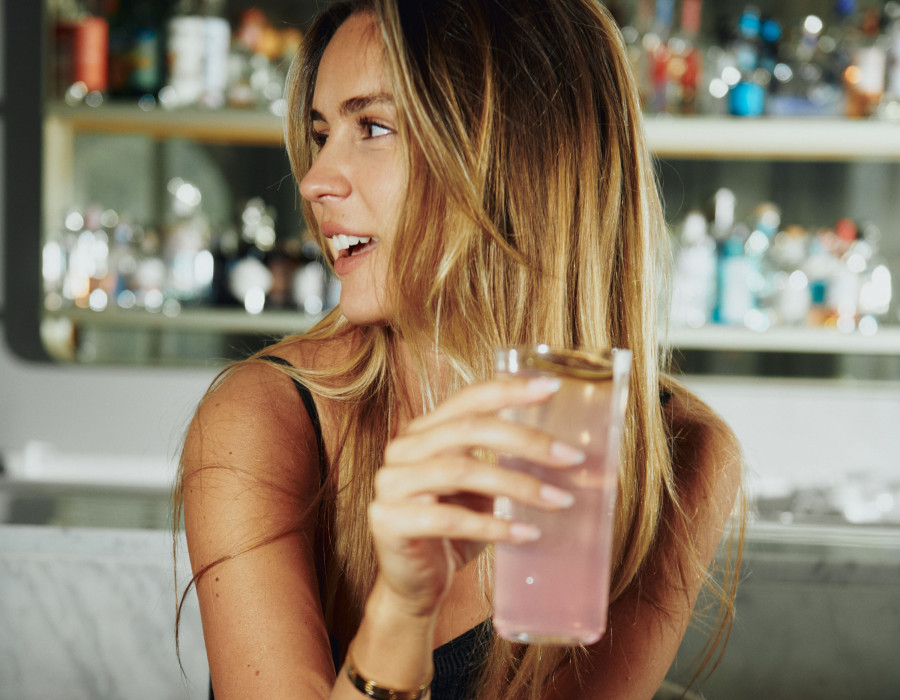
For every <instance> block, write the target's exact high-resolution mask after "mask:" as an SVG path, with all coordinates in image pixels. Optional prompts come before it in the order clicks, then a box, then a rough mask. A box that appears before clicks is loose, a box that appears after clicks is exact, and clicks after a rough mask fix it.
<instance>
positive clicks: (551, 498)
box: [540, 484, 575, 508]
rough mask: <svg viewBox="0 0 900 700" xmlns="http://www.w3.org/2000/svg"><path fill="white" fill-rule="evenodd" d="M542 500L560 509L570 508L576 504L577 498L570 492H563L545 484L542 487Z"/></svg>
mask: <svg viewBox="0 0 900 700" xmlns="http://www.w3.org/2000/svg"><path fill="white" fill-rule="evenodd" d="M540 494H541V500H542V501H544V502H546V503H549V504H550V505H554V506H559V507H560V508H568V507H569V506H571V505H572V504H573V503H575V496H573V495H572V494H571V493H569V492H568V491H563V490H562V489H558V488H556V487H555V486H550V485H549V484H544V485H542V486H541V491H540Z"/></svg>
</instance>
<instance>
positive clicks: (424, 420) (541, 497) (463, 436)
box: [369, 378, 584, 616]
mask: <svg viewBox="0 0 900 700" xmlns="http://www.w3.org/2000/svg"><path fill="white" fill-rule="evenodd" d="M558 388H559V382H558V381H556V380H553V379H549V378H536V379H530V380H529V379H522V378H514V379H509V378H504V379H500V380H494V381H490V382H485V383H482V384H477V385H473V386H470V387H467V388H465V389H462V390H461V391H459V392H457V393H456V394H454V395H453V396H452V397H450V398H449V399H448V400H447V401H445V402H444V403H442V404H441V405H440V406H438V407H437V408H436V409H435V410H434V411H433V412H431V413H429V414H427V415H425V416H421V417H419V418H417V419H415V420H413V421H412V422H411V423H410V424H409V426H408V427H407V428H406V429H405V430H404V431H403V432H402V433H401V434H400V435H398V436H397V437H396V438H395V439H394V440H392V441H391V442H390V444H389V445H388V447H387V450H386V452H385V463H384V466H383V467H382V469H381V470H380V471H379V472H378V475H377V477H376V480H375V499H374V500H373V501H372V503H371V504H370V506H369V524H370V527H371V530H372V534H373V537H374V540H375V548H376V552H377V555H378V562H379V579H380V583H381V584H382V588H383V589H385V592H389V593H390V594H391V597H392V598H393V599H394V600H399V601H401V603H402V604H403V605H404V606H405V607H406V609H405V610H404V612H406V613H408V614H412V615H417V616H422V615H424V616H428V615H433V614H435V613H436V611H437V609H438V606H439V604H440V602H441V600H442V598H443V596H444V595H445V594H446V592H447V591H448V590H449V587H450V583H451V581H452V577H453V574H454V573H455V572H456V571H457V570H458V569H459V568H460V567H461V566H463V564H465V563H466V562H467V561H469V560H470V559H472V558H474V557H475V556H476V555H477V554H478V552H479V551H481V549H482V548H483V547H484V545H485V544H486V543H487V542H498V541H500V542H512V543H522V542H529V541H533V540H535V539H537V538H538V537H540V532H538V531H537V529H536V528H535V527H534V526H532V525H529V524H527V523H519V522H511V521H509V520H504V519H501V518H496V517H494V515H493V512H492V511H493V509H492V504H493V498H494V497H496V496H506V497H508V498H511V499H514V500H516V501H520V502H522V503H525V504H527V505H531V506H535V507H538V508H543V509H547V510H553V509H558V508H564V507H567V506H569V505H571V503H572V496H571V494H568V493H566V492H564V491H561V490H559V489H557V488H555V487H553V486H550V485H548V484H543V483H542V482H541V481H539V480H538V479H536V478H534V477H532V476H529V475H526V474H521V473H518V472H514V471H511V470H508V469H503V468H502V467H499V466H497V465H496V464H491V463H489V462H487V461H485V460H484V459H482V458H479V457H478V456H477V455H476V454H475V451H476V450H487V451H490V452H495V453H504V454H507V455H510V456H513V457H522V458H527V459H529V460H532V461H534V462H539V463H541V464H544V465H547V466H550V467H568V466H572V465H575V464H578V463H580V462H581V461H583V460H584V455H583V454H582V453H581V452H580V451H579V450H577V449H575V448H572V447H570V446H568V445H564V444H561V443H559V442H556V441H554V439H553V437H552V436H551V435H549V434H548V433H546V432H544V431H541V430H539V429H536V428H530V427H526V426H522V425H517V424H515V423H512V422H510V421H507V420H503V419H501V418H499V417H497V415H496V414H497V412H498V411H500V410H501V409H504V408H508V407H512V406H521V405H526V404H531V403H538V402H541V401H546V400H547V399H548V398H549V397H550V396H551V395H552V394H553V393H554V392H555V391H556V390H557V389H558Z"/></svg>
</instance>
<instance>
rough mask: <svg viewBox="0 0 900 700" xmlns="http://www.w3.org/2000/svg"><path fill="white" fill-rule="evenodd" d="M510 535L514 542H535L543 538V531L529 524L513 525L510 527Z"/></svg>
mask: <svg viewBox="0 0 900 700" xmlns="http://www.w3.org/2000/svg"><path fill="white" fill-rule="evenodd" d="M509 534H510V535H511V536H512V539H513V542H534V541H535V540H536V539H539V538H540V536H541V531H540V530H539V529H538V528H537V527H536V526H534V525H529V524H528V523H513V524H512V525H510V526H509Z"/></svg>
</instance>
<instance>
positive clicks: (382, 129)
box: [362, 120, 394, 139]
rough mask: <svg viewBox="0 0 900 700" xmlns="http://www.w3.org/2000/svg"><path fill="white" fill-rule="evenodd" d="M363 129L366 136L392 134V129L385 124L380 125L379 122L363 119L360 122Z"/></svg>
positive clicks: (375, 136) (376, 136)
mask: <svg viewBox="0 0 900 700" xmlns="http://www.w3.org/2000/svg"><path fill="white" fill-rule="evenodd" d="M362 128H363V131H364V132H365V134H366V138H370V139H374V138H378V137H379V136H387V135H389V134H393V133H394V130H393V129H389V128H388V127H386V126H382V125H381V124H377V123H376V122H373V121H369V120H365V121H363V122H362Z"/></svg>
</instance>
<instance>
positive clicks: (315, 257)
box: [291, 240, 333, 315]
mask: <svg viewBox="0 0 900 700" xmlns="http://www.w3.org/2000/svg"><path fill="white" fill-rule="evenodd" d="M329 278H330V275H329V273H328V269H327V268H326V266H325V262H324V261H323V260H322V253H321V251H320V250H319V247H318V246H317V245H316V244H315V242H314V241H312V240H306V241H304V242H303V248H302V262H301V264H300V266H299V267H298V268H297V270H296V271H295V272H294V277H293V280H292V287H291V289H292V294H293V301H294V304H295V305H296V306H297V308H298V309H301V310H302V311H303V312H304V313H308V314H313V315H315V314H319V313H321V312H323V311H325V310H326V309H328V308H330V307H331V306H332V305H333V304H332V303H331V300H330V299H329Z"/></svg>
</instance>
